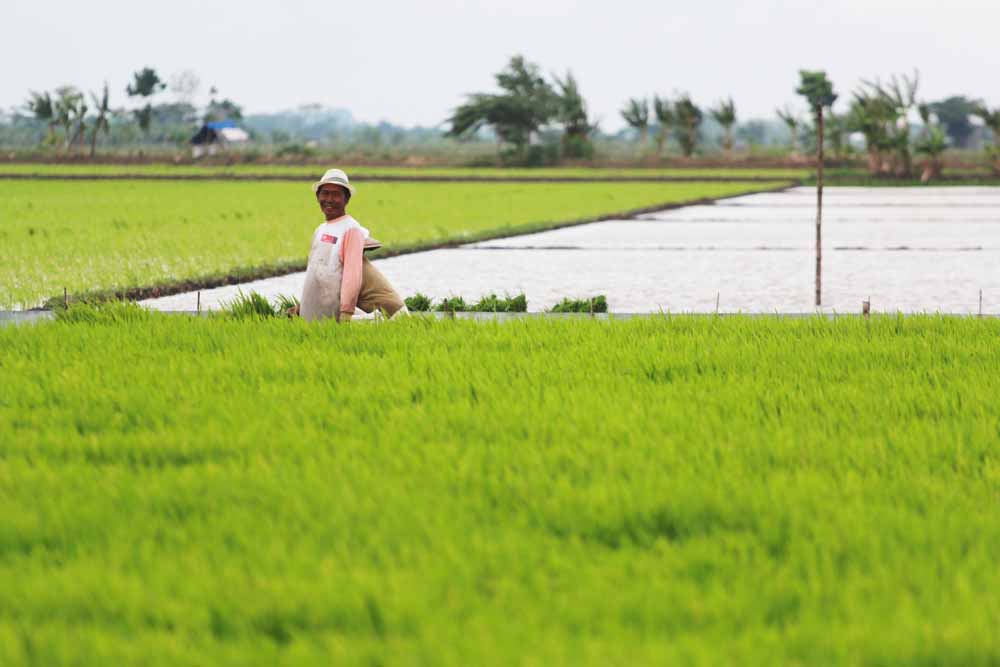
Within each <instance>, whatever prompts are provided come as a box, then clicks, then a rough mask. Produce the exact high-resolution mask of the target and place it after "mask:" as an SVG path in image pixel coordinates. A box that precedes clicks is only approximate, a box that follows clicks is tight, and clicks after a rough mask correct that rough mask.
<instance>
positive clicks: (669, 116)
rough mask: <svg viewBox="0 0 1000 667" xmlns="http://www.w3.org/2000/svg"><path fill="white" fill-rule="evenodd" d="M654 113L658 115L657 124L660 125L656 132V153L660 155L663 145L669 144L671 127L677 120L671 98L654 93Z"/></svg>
mask: <svg viewBox="0 0 1000 667" xmlns="http://www.w3.org/2000/svg"><path fill="white" fill-rule="evenodd" d="M653 115H654V116H656V124H657V126H658V127H659V129H658V130H657V132H656V155H657V157H659V156H660V155H662V154H663V147H664V146H666V144H667V137H668V136H670V129H671V128H672V127H673V125H674V122H675V120H676V118H675V117H674V109H673V107H672V106H671V104H670V100H668V99H667V98H665V97H660V96H659V95H653Z"/></svg>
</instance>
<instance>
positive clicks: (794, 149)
mask: <svg viewBox="0 0 1000 667" xmlns="http://www.w3.org/2000/svg"><path fill="white" fill-rule="evenodd" d="M774 111H775V113H777V114H778V118H780V119H781V120H782V122H783V123H784V124H785V125H787V126H788V132H789V133H790V134H791V135H792V144H791V155H792V156H793V157H794V156H797V155H798V154H799V123H800V121H799V117H798V116H796V115H795V112H794V111H792V110H791V109H790V108H788V106H785V108H784V109H775V110H774Z"/></svg>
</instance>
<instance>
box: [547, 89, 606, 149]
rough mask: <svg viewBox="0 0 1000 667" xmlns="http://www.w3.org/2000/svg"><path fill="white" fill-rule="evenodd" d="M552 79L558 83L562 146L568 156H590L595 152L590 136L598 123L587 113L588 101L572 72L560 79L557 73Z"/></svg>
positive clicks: (557, 110)
mask: <svg viewBox="0 0 1000 667" xmlns="http://www.w3.org/2000/svg"><path fill="white" fill-rule="evenodd" d="M552 80H553V81H555V84H556V95H557V97H558V99H557V101H556V118H557V120H558V121H559V122H560V123H562V125H563V136H562V147H563V155H565V156H566V157H575V158H589V157H591V156H593V154H594V147H593V144H592V143H591V141H590V136H591V135H592V134H593V133H594V131H595V130H597V124H596V123H592V122H591V121H590V117H589V115H588V114H587V103H586V102H585V101H584V99H583V95H581V94H580V87H579V86H578V85H577V83H576V79H575V78H574V77H573V73H572V72H566V78H565V79H560V78H559V77H558V76H556V75H555V74H553V75H552Z"/></svg>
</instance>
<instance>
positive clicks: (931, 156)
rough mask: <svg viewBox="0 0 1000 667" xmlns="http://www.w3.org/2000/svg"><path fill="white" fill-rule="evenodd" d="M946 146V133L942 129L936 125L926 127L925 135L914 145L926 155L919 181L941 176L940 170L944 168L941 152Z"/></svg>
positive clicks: (919, 151)
mask: <svg viewBox="0 0 1000 667" xmlns="http://www.w3.org/2000/svg"><path fill="white" fill-rule="evenodd" d="M946 148H948V135H946V134H945V133H944V130H942V129H941V128H940V127H937V126H934V127H929V128H927V131H926V133H925V135H924V136H923V137H921V139H920V140H919V141H917V145H916V149H917V152H918V153H921V154H922V155H926V156H927V160H926V162H924V172H923V174H921V176H920V180H921V182H923V183H926V182H928V181H929V180H931V179H932V178H940V177H941V172H942V171H943V170H944V163H943V161H942V160H941V154H942V153H944V151H945V149H946Z"/></svg>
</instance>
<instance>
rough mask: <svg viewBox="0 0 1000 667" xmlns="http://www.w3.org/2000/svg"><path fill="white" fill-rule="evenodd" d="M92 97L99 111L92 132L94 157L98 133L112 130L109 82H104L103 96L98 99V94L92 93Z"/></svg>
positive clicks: (91, 151) (91, 143) (92, 154)
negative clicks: (109, 114)
mask: <svg viewBox="0 0 1000 667" xmlns="http://www.w3.org/2000/svg"><path fill="white" fill-rule="evenodd" d="M90 99H91V101H93V103H94V108H95V109H96V111H97V118H96V119H95V120H94V128H93V131H92V132H91V133H90V157H91V158H93V157H94V153H95V152H96V150H97V134H98V133H99V132H104V134H108V133H109V132H110V131H111V128H110V126H109V125H108V112H109V111H110V108H109V107H108V83H107V81H105V82H104V92H103V93H102V94H101V98H100V99H97V95H95V94H94V93H91V94H90Z"/></svg>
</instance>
